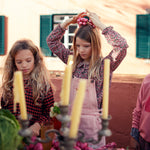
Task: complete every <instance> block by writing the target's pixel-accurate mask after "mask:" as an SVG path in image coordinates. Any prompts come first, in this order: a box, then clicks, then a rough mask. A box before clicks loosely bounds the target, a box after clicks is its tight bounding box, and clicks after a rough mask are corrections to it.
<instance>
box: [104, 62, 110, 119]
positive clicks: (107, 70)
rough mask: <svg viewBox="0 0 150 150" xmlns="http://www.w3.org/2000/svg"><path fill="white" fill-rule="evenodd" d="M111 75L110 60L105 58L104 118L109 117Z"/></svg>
mask: <svg viewBox="0 0 150 150" xmlns="http://www.w3.org/2000/svg"><path fill="white" fill-rule="evenodd" d="M109 75H110V60H109V59H105V60H104V82H103V107H102V108H103V110H102V118H104V119H107V118H108V99H109V78H110V77H109Z"/></svg>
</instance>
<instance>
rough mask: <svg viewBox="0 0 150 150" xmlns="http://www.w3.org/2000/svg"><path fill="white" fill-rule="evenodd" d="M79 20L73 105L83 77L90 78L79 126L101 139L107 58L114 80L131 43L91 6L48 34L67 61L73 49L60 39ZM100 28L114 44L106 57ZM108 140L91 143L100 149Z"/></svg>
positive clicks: (52, 46)
mask: <svg viewBox="0 0 150 150" xmlns="http://www.w3.org/2000/svg"><path fill="white" fill-rule="evenodd" d="M76 23H78V25H79V28H78V29H77V30H76V31H75V35H74V38H73V47H72V49H73V73H72V82H71V92H70V105H69V107H70V109H71V108H72V104H73V100H74V96H75V95H76V89H77V87H78V82H79V79H80V78H82V79H89V80H90V81H91V82H88V85H87V89H86V93H85V99H84V104H83V107H82V114H81V119H80V126H79V129H81V130H83V131H84V133H85V136H86V138H94V139H97V131H99V130H100V129H101V119H100V112H101V107H102V95H103V72H104V60H105V59H106V58H108V59H110V82H111V79H112V73H113V71H114V70H115V69H116V68H117V67H118V66H119V64H120V63H121V62H122V60H123V59H124V57H125V56H126V52H127V48H128V44H127V42H126V40H125V39H124V38H123V37H122V36H121V35H120V34H119V33H117V32H116V31H114V30H113V27H112V26H110V27H106V26H105V25H104V24H103V23H102V22H101V20H100V18H99V16H98V15H97V14H95V13H93V12H90V11H88V10H87V11H86V12H83V13H80V14H78V15H76V16H74V17H73V18H69V19H68V20H66V21H65V22H63V23H62V24H59V25H57V26H56V28H55V29H54V30H53V31H52V32H51V33H50V34H49V36H48V37H47V44H48V46H49V48H50V50H51V51H52V52H53V53H54V54H56V55H57V56H58V57H59V58H60V59H61V60H62V61H63V62H64V63H67V60H68V56H69V55H70V54H72V51H70V50H69V49H67V48H65V46H64V45H63V43H61V42H60V41H61V39H62V37H63V35H64V33H65V31H66V30H67V27H68V26H69V25H70V24H76ZM99 30H101V31H102V35H104V36H105V38H106V40H107V42H108V43H109V44H110V45H112V47H113V49H112V50H111V51H110V53H109V54H108V55H107V56H105V57H103V56H102V50H101V41H100V34H99ZM105 144H106V143H105V137H103V138H102V139H101V141H100V143H98V144H97V145H92V144H90V146H91V147H92V148H95V149H96V148H99V147H101V146H104V145H105Z"/></svg>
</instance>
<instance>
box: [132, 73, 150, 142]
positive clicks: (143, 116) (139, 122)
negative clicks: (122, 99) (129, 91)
mask: <svg viewBox="0 0 150 150" xmlns="http://www.w3.org/2000/svg"><path fill="white" fill-rule="evenodd" d="M132 127H133V128H137V129H138V130H139V132H140V135H141V136H142V138H143V139H144V140H145V141H147V142H150V74H149V75H147V76H146V77H145V79H144V80H143V83H142V85H141V89H140V92H139V95H138V98H137V103H136V108H135V109H134V111H133V119H132Z"/></svg>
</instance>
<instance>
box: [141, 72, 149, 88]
mask: <svg viewBox="0 0 150 150" xmlns="http://www.w3.org/2000/svg"><path fill="white" fill-rule="evenodd" d="M141 87H142V88H148V87H149V88H150V74H148V75H146V76H145V78H144V79H143V82H142V85H141Z"/></svg>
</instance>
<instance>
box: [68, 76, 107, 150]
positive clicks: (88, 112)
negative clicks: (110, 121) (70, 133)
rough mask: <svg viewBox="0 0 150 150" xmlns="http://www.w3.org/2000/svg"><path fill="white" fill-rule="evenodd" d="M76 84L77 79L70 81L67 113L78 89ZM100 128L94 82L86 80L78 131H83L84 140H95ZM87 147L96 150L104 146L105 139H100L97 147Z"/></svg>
mask: <svg viewBox="0 0 150 150" xmlns="http://www.w3.org/2000/svg"><path fill="white" fill-rule="evenodd" d="M78 83H79V78H73V79H72V83H71V92H70V105H69V106H70V107H69V113H71V108H72V105H73V100H74V97H75V95H76V91H77V88H78ZM101 128H102V126H101V119H100V113H99V109H98V104H97V97H96V90H95V82H91V81H90V80H88V82H87V88H86V92H85V98H84V103H83V107H82V114H81V119H80V125H79V129H80V130H82V131H84V133H85V138H94V139H97V132H98V131H99V130H100V129H101ZM89 145H91V146H92V147H96V148H98V147H101V146H104V145H105V137H102V139H101V141H100V142H99V143H98V144H97V145H92V144H91V143H89Z"/></svg>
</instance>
